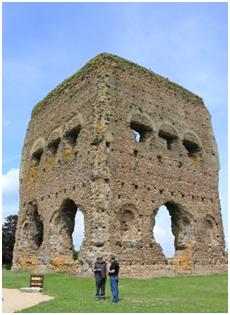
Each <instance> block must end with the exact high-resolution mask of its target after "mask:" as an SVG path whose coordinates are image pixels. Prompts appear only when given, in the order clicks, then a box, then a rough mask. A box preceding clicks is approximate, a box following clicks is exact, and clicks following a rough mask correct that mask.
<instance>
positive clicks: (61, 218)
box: [51, 198, 84, 259]
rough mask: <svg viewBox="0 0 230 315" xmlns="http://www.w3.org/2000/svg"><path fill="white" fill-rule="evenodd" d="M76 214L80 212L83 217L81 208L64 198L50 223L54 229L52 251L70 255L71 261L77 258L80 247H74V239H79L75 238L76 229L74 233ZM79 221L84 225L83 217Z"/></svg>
mask: <svg viewBox="0 0 230 315" xmlns="http://www.w3.org/2000/svg"><path fill="white" fill-rule="evenodd" d="M77 212H81V214H82V215H83V211H82V210H81V208H80V207H79V206H78V205H76V204H75V202H74V201H73V200H72V199H70V198H66V199H64V200H63V202H62V204H61V206H60V209H59V210H58V211H57V212H56V213H55V215H54V216H53V218H51V221H52V222H53V223H52V225H53V227H54V229H53V232H52V236H51V237H52V239H53V244H54V249H55V250H56V251H57V252H58V253H59V254H64V255H72V257H73V259H76V258H77V256H78V252H79V250H80V246H79V248H76V247H75V246H74V243H75V241H76V238H79V236H78V235H77V236H76V232H78V231H77V227H76V231H75V233H74V230H75V218H76V219H77V218H78V217H79V215H78V216H77V215H76V213H77ZM81 219H83V225H84V215H83V218H81ZM81 228H82V227H81ZM78 241H79V239H78ZM77 244H78V243H77ZM76 252H77V253H76Z"/></svg>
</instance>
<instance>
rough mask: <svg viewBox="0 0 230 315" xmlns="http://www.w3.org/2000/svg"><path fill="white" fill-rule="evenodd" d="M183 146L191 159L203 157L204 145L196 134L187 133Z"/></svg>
mask: <svg viewBox="0 0 230 315" xmlns="http://www.w3.org/2000/svg"><path fill="white" fill-rule="evenodd" d="M183 145H184V147H185V148H186V150H187V154H188V156H189V157H192V158H194V157H201V155H202V145H201V142H200V140H199V138H198V137H197V136H196V135H195V134H194V133H191V132H187V133H185V135H184V138H183Z"/></svg>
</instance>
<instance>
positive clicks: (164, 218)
mask: <svg viewBox="0 0 230 315" xmlns="http://www.w3.org/2000/svg"><path fill="white" fill-rule="evenodd" d="M153 235H154V239H155V240H156V242H157V243H159V244H160V246H161V248H162V251H163V253H164V255H165V257H166V258H172V257H174V255H175V245H174V241H175V236H174V235H173V233H172V222H171V217H170V215H169V211H168V209H167V208H166V207H165V206H161V207H160V208H159V210H158V211H157V214H156V216H155V226H154V227H153Z"/></svg>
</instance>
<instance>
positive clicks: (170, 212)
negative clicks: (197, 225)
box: [152, 201, 192, 257]
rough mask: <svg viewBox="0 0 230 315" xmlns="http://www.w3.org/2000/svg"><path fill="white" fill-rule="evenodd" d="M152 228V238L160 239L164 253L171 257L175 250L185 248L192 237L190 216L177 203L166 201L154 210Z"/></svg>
mask: <svg viewBox="0 0 230 315" xmlns="http://www.w3.org/2000/svg"><path fill="white" fill-rule="evenodd" d="M159 211H160V212H159ZM158 213H159V216H160V215H161V218H160V222H158V219H159V217H157V214H158ZM152 230H153V240H154V241H155V240H157V241H158V243H159V241H160V245H161V247H163V248H162V251H163V253H164V255H165V256H166V257H172V255H174V254H175V252H176V251H177V250H184V249H186V248H187V246H188V244H189V242H190V241H191V239H192V216H191V215H190V214H189V213H188V212H186V211H185V210H184V209H183V207H182V206H180V205H179V204H176V203H175V202H172V201H170V202H166V203H164V204H163V205H162V206H161V207H160V208H158V209H156V210H155V211H154V213H153V226H152ZM157 233H158V235H157ZM172 244H173V245H172Z"/></svg>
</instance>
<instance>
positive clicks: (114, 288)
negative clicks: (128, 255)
mask: <svg viewBox="0 0 230 315" xmlns="http://www.w3.org/2000/svg"><path fill="white" fill-rule="evenodd" d="M110 289H111V293H112V299H113V302H115V303H117V302H118V301H119V293H118V276H111V277H110Z"/></svg>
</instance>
